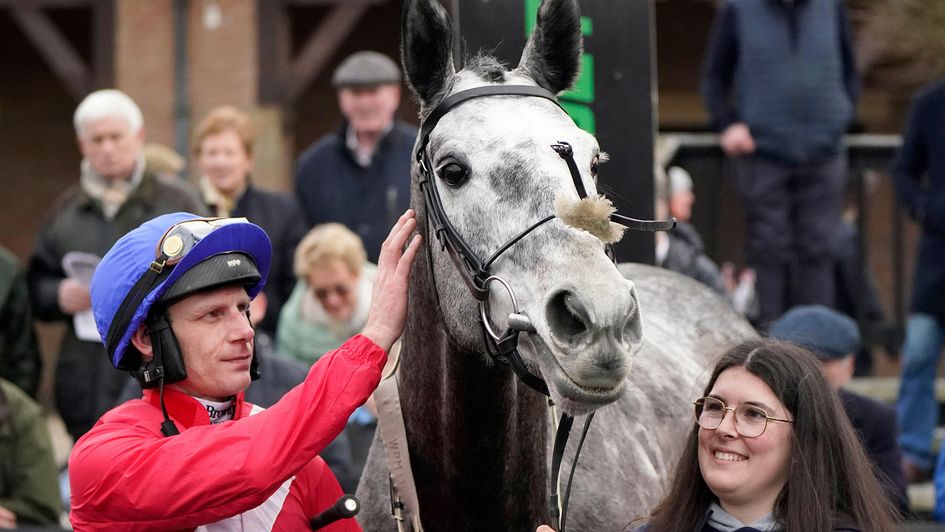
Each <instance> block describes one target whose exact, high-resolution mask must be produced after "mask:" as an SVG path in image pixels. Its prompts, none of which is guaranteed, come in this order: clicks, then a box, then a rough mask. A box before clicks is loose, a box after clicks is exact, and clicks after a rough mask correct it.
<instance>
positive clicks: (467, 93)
mask: <svg viewBox="0 0 945 532" xmlns="http://www.w3.org/2000/svg"><path fill="white" fill-rule="evenodd" d="M486 96H531V97H537V98H544V99H546V100H548V101H550V102H552V103H554V104H555V105H557V106H558V107H559V108H561V109H562V110H564V109H563V108H562V107H561V104H560V103H559V102H558V99H557V97H556V96H555V95H554V94H553V93H551V92H550V91H548V90H546V89H543V88H541V87H537V86H531V85H487V86H483V87H476V88H473V89H468V90H463V91H460V92H457V93H455V94H452V95H450V96H448V97H446V98H445V99H443V101H441V102H440V103H439V104H438V105H437V106H436V107H435V108H434V109H433V111H432V112H431V113H430V114H429V115H428V116H427V118H426V119H425V120H424V121H423V123H422V124H421V126H420V137H419V138H420V142H419V147H418V148H417V152H416V161H417V165H418V167H419V170H420V178H419V186H420V191H421V193H422V194H423V200H424V203H425V206H426V216H427V219H428V221H429V224H430V226H431V227H432V230H433V232H434V235H435V236H436V239H437V240H438V241H439V242H440V246H441V249H443V250H445V251H446V253H447V255H448V256H449V258H450V260H451V261H452V262H453V264H454V266H455V267H456V270H457V272H458V273H459V275H460V277H461V278H462V280H463V283H464V284H465V285H466V287H467V289H468V290H469V292H470V294H471V295H472V297H473V298H474V299H475V300H476V301H477V303H478V305H479V323H480V326H481V328H482V332H483V337H484V340H485V343H486V347H487V351H488V353H489V355H490V356H491V357H492V358H493V359H494V360H496V361H498V362H501V363H505V364H508V365H509V367H510V368H511V369H512V371H514V372H515V374H516V376H517V377H518V378H519V379H520V380H521V381H522V382H523V383H524V384H526V385H527V386H528V387H530V388H532V389H534V390H536V391H538V392H539V393H541V394H543V395H545V396H548V397H549V399H548V403H549V405H550V406H553V403H552V401H551V399H550V393H549V390H548V384H547V383H546V382H545V381H544V379H542V378H541V377H539V376H537V375H535V374H534V373H532V372H531V370H529V369H528V367H527V365H526V364H525V361H524V360H523V359H522V357H521V355H520V354H519V352H518V337H519V334H520V333H522V332H528V333H533V332H535V328H534V326H533V325H532V323H531V320H530V319H529V317H528V316H527V315H525V314H523V313H521V312H519V308H518V303H517V301H516V299H515V293H514V292H513V290H512V287H511V285H510V284H509V283H508V282H507V281H506V280H505V279H502V278H501V277H499V276H496V275H493V274H492V273H491V267H492V264H493V263H494V262H495V261H496V260H497V259H498V258H499V257H501V256H502V255H503V254H504V253H505V252H506V251H508V250H509V249H510V248H511V247H512V246H514V245H515V244H516V243H518V242H519V241H521V240H522V239H523V238H525V237H526V236H528V235H529V234H531V233H532V232H533V231H535V230H536V229H538V228H539V227H541V226H542V225H544V224H546V223H548V222H550V221H551V220H553V219H554V218H555V217H556V216H555V215H554V214H552V215H549V216H545V217H544V218H541V219H540V220H538V221H537V222H535V223H534V224H532V225H531V226H529V227H528V228H526V229H525V230H524V231H522V232H520V233H519V234H518V235H516V236H514V237H513V238H511V239H510V240H509V241H508V242H506V243H505V244H503V245H502V246H500V247H499V248H498V249H497V250H496V251H495V252H494V253H492V254H491V255H489V257H488V258H487V259H486V260H485V261H483V260H482V259H481V258H480V257H479V256H478V255H476V253H475V252H474V251H473V250H472V248H471V247H470V246H469V244H468V243H467V242H466V241H465V240H464V239H463V237H462V236H461V235H460V234H459V232H458V231H457V230H456V228H455V227H454V226H453V224H452V223H451V222H450V220H449V217H448V216H447V215H446V212H445V210H444V209H443V203H442V201H441V199H440V195H439V191H438V190H437V187H436V183H435V174H434V172H433V169H432V167H431V165H430V162H429V161H428V159H427V145H428V144H429V141H430V134H431V133H432V132H433V129H434V128H435V127H436V125H437V123H438V122H439V120H440V119H441V118H442V117H443V116H444V115H446V113H448V112H449V111H450V110H452V109H453V108H455V107H456V106H458V105H460V104H462V103H464V102H466V101H469V100H472V99H476V98H482V97H486ZM551 148H552V149H553V150H554V151H555V153H557V154H558V155H559V156H560V157H561V158H562V159H564V161H565V163H566V164H567V167H568V171H569V172H570V174H571V178H572V181H573V183H574V188H575V190H576V191H577V193H578V196H579V197H580V198H581V199H584V198H586V197H587V190H586V189H585V187H584V182H583V180H582V179H581V173H580V170H579V169H578V166H577V163H576V162H575V161H574V152H573V149H572V148H571V145H570V144H568V143H567V142H564V141H559V142H558V143H556V144H552V145H551ZM612 217H613V218H617V219H618V220H619V221H620V223H622V224H624V225H626V226H627V227H628V228H630V229H635V230H639V231H665V230H668V229H672V228H673V227H674V226H675V221H654V220H638V219H635V218H629V217H626V216H622V215H618V214H616V213H615V214H613V215H612ZM606 251H607V254H608V256H610V257H611V259H612V260H614V262H615V263H616V260H615V258H614V255H613V250H612V248H610V245H608V246H607V247H606ZM431 274H432V270H431ZM492 283H498V284H499V285H500V286H502V287H503V288H505V290H506V291H507V292H508V294H509V296H510V298H511V301H512V314H510V315H509V317H508V326H507V327H506V328H505V330H504V331H503V332H501V333H499V332H498V331H497V330H496V328H495V327H494V326H493V324H492V322H491V320H490V318H489V306H488V305H489V287H490V284H492ZM433 285H434V287H435V286H436V283H435V281H434V283H433ZM553 418H554V416H553V415H552V419H553ZM592 419H593V413H592V414H589V415H588V416H587V418H586V421H585V425H584V429H583V431H582V434H581V440H580V442H579V444H578V448H577V451H576V453H575V457H574V460H573V461H572V465H571V473H570V475H569V477H568V483H567V488H566V490H565V494H564V498H563V500H561V501H559V496H558V491H559V489H558V479H559V474H560V469H561V461H562V459H563V456H564V449H565V445H566V444H567V441H568V437H569V435H570V429H571V426H572V424H573V422H574V418H573V417H572V416H570V415H569V414H567V413H562V414H561V419H560V422H559V423H558V428H557V430H556V434H555V442H554V448H553V452H552V464H551V496H550V498H549V512H550V514H551V516H552V518H553V519H554V520H555V521H557V524H558V530H559V532H564V531H565V526H566V518H567V504H568V498H569V496H570V491H571V480H572V479H573V476H574V468H575V467H576V465H577V460H578V456H579V455H580V452H581V447H582V446H583V444H584V438H585V436H586V435H587V431H588V428H589V427H590V422H591V420H592ZM392 501H393V497H392Z"/></svg>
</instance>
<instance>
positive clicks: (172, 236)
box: [152, 218, 249, 268]
mask: <svg viewBox="0 0 945 532" xmlns="http://www.w3.org/2000/svg"><path fill="white" fill-rule="evenodd" d="M245 223H249V220H247V219H246V218H197V219H194V220H186V221H183V222H180V223H176V224H174V225H172V226H171V227H170V228H169V229H168V230H167V231H166V232H165V233H164V236H162V237H161V240H159V241H158V244H157V247H156V248H155V250H154V262H155V264H158V263H159V264H160V268H163V267H164V266H173V265H175V264H177V263H178V262H180V260H181V259H183V258H184V256H185V255H187V253H189V252H190V250H191V249H193V248H194V246H195V245H197V242H200V241H201V240H203V239H204V238H206V236H207V235H209V234H210V231H213V230H214V229H217V228H219V227H223V226H224V225H230V224H245ZM162 259H163V260H162ZM152 267H153V266H152Z"/></svg>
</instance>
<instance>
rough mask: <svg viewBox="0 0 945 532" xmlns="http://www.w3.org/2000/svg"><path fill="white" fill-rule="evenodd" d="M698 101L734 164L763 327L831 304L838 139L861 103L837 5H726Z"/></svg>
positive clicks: (787, 0)
mask: <svg viewBox="0 0 945 532" xmlns="http://www.w3.org/2000/svg"><path fill="white" fill-rule="evenodd" d="M702 93H703V98H704V100H705V105H706V108H707V110H708V112H709V115H710V117H711V122H712V126H713V128H715V129H716V130H717V131H719V133H720V134H721V138H720V142H721V146H722V149H723V151H724V152H725V154H726V155H727V156H728V157H729V158H730V159H731V161H732V162H733V166H734V170H735V178H736V188H737V190H738V194H739V196H740V198H741V201H742V205H743V207H744V210H745V214H746V218H747V220H746V229H747V232H748V233H747V239H746V247H747V249H746V258H747V262H748V265H749V266H750V267H751V268H752V269H753V270H754V271H755V275H756V286H757V290H758V296H759V302H760V306H761V309H760V310H761V316H760V322H761V325H762V326H763V327H766V326H767V325H768V324H769V323H770V322H771V321H772V320H774V319H775V318H777V317H778V316H780V315H781V314H782V313H783V312H784V311H785V310H787V309H789V308H791V307H792V306H795V305H804V304H822V305H826V306H829V307H832V306H834V294H835V288H834V277H833V264H834V260H835V256H836V253H837V245H838V241H837V238H838V236H837V234H836V232H837V228H838V227H839V226H840V217H841V211H842V209H843V189H844V185H845V183H846V174H847V158H846V154H845V150H844V146H843V135H844V133H845V132H846V130H847V127H848V126H849V124H850V123H851V121H852V120H853V118H854V115H855V113H854V111H855V103H856V99H857V96H858V93H859V81H858V79H857V73H856V62H855V60H854V57H853V45H852V38H851V30H850V25H849V21H848V19H847V14H846V8H845V6H844V2H843V1H842V0H727V1H725V2H724V3H723V4H722V5H721V6H720V7H719V11H718V12H717V15H716V19H715V22H714V25H713V29H712V32H711V36H710V39H709V44H708V48H707V53H706V58H705V62H704V63H703V71H702ZM792 280H796V282H793V283H792Z"/></svg>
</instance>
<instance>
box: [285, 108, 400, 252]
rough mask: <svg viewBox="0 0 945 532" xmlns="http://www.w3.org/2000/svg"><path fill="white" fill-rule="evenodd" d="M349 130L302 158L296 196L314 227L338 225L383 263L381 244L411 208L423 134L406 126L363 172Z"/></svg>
mask: <svg viewBox="0 0 945 532" xmlns="http://www.w3.org/2000/svg"><path fill="white" fill-rule="evenodd" d="M346 131H347V126H344V127H342V128H341V129H339V130H338V131H337V132H335V133H332V134H330V135H327V136H325V137H323V138H322V139H320V140H318V141H317V142H316V143H315V144H313V145H312V146H311V147H309V148H308V149H307V150H305V152H304V153H302V155H301V156H299V160H298V164H297V165H296V170H295V192H296V194H297V195H298V197H299V202H300V203H301V204H302V209H303V210H304V211H305V214H306V215H307V216H308V219H309V222H311V224H312V225H317V224H321V223H326V222H338V223H341V224H344V225H345V226H346V227H347V228H348V229H351V230H352V231H354V232H355V233H357V235H358V236H359V237H361V240H363V241H364V249H365V250H366V251H367V256H368V260H369V261H371V262H373V263H375V264H376V263H377V258H378V255H379V254H380V251H381V244H382V243H383V242H384V239H385V238H386V237H387V232H388V231H389V230H390V228H391V227H393V226H394V223H395V222H396V221H397V218H399V217H400V215H401V214H403V213H404V211H405V210H407V207H409V206H410V161H411V154H412V152H413V144H414V139H415V137H416V135H417V130H416V129H414V128H413V127H412V126H410V125H409V124H406V123H404V122H395V123H394V126H393V129H391V130H390V132H389V133H388V134H387V135H386V136H385V137H384V138H383V139H381V141H380V143H379V144H378V146H377V151H376V152H375V153H374V158H373V160H372V161H371V165H370V166H368V167H366V168H363V167H361V166H360V165H358V163H357V162H356V161H355V160H354V157H353V156H352V155H351V152H350V150H348V146H347V143H346Z"/></svg>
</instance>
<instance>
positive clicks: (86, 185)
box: [79, 155, 144, 221]
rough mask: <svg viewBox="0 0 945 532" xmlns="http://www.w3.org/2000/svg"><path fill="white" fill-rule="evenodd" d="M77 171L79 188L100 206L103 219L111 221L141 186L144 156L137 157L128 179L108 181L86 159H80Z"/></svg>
mask: <svg viewBox="0 0 945 532" xmlns="http://www.w3.org/2000/svg"><path fill="white" fill-rule="evenodd" d="M79 169H80V175H79V186H80V187H82V190H83V191H84V192H85V193H86V194H88V195H89V197H91V198H92V199H93V200H95V201H97V202H98V203H99V204H100V205H101V206H102V213H103V214H104V215H105V219H107V220H108V221H112V220H114V219H115V215H117V214H118V210H119V209H121V206H122V205H124V204H125V202H126V201H128V197H129V196H131V194H132V192H134V191H135V190H137V188H138V185H140V184H141V179H142V178H143V177H144V155H139V156H138V161H137V162H136V163H135V167H134V170H132V172H131V176H130V177H129V178H128V179H108V178H107V177H105V176H103V175H101V174H99V173H98V172H96V171H95V170H94V169H93V168H92V164H91V163H89V161H88V159H82V163H81V165H80V166H79Z"/></svg>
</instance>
